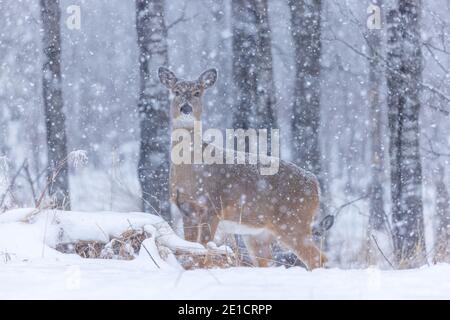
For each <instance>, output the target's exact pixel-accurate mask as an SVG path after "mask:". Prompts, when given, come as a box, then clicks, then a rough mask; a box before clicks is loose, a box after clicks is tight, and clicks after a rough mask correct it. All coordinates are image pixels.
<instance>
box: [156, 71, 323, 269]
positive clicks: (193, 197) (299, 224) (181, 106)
mask: <svg viewBox="0 0 450 320" xmlns="http://www.w3.org/2000/svg"><path fill="white" fill-rule="evenodd" d="M158 73H159V78H160V81H161V83H163V84H164V85H165V86H166V87H167V88H169V89H170V90H171V93H172V97H173V98H172V101H171V110H170V115H171V121H172V123H171V127H172V130H173V129H174V128H179V127H183V128H185V129H187V130H189V132H190V133H191V134H194V128H193V123H194V120H195V121H200V120H201V115H202V110H203V105H202V97H203V93H204V91H205V90H206V89H207V88H209V87H211V86H212V85H214V83H215V82H216V80H217V71H216V70H215V69H210V70H207V71H205V72H203V73H202V74H201V75H200V77H199V78H198V79H197V80H194V81H184V80H180V79H177V77H176V76H175V74H174V73H173V72H171V71H170V70H168V69H166V68H162V67H161V68H160V69H159V70H158ZM186 119H193V121H192V122H189V121H186ZM203 147H206V145H203ZM170 189H171V191H170V195H171V202H172V203H173V204H175V205H177V206H178V207H179V209H180V210H181V211H182V212H184V213H185V214H184V215H183V223H184V233H185V238H186V239H187V240H190V241H198V242H202V243H204V244H206V243H207V242H208V241H211V240H213V239H214V235H215V232H216V229H217V226H218V224H219V222H221V221H222V220H223V221H224V222H223V224H225V225H226V226H228V228H227V229H228V230H230V231H231V233H246V234H252V233H253V234H257V233H258V232H259V231H260V230H262V229H266V230H268V231H270V233H271V234H272V235H273V236H275V238H276V239H277V240H279V241H280V242H281V243H282V244H284V245H285V246H286V247H288V248H289V249H291V250H292V251H293V252H294V253H295V254H296V255H297V257H298V258H299V259H300V260H301V261H302V262H303V263H304V264H305V265H306V266H307V268H308V269H313V268H317V267H320V266H322V265H323V264H324V263H325V262H326V259H325V257H324V255H323V254H322V253H321V252H320V250H319V249H317V247H316V246H315V245H314V243H313V241H312V230H311V223H312V221H313V218H314V215H315V214H316V212H317V211H318V207H319V184H318V181H317V179H316V177H315V176H314V175H313V174H311V173H309V172H307V171H305V170H302V169H300V168H299V167H297V166H295V165H294V164H291V163H288V162H285V161H281V160H280V161H279V171H278V173H277V174H274V175H261V174H260V173H259V172H258V169H257V166H256V165H250V164H234V165H230V164H190V163H188V164H186V163H181V164H174V163H173V162H171V166H170ZM230 227H231V228H230ZM243 227H244V228H243ZM261 239H262V238H247V241H246V245H247V246H248V248H249V253H250V254H254V255H256V256H257V257H254V258H256V259H255V260H254V261H256V262H257V264H258V265H259V266H266V265H267V262H268V261H269V260H270V258H271V253H270V250H269V247H268V244H269V243H268V241H269V239H265V240H261Z"/></svg>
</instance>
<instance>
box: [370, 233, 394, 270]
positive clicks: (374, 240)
mask: <svg viewBox="0 0 450 320" xmlns="http://www.w3.org/2000/svg"><path fill="white" fill-rule="evenodd" d="M372 240H373V242H375V245H376V246H377V248H378V251H380V253H381V255H382V256H383V258H384V260H386V261H387V263H389V265H390V266H391V268H392V269H393V270H395V268H394V265H393V264H392V263H391V262H390V261H389V259H388V258H387V257H386V256H385V254H384V252H383V250H381V248H380V246H379V245H378V242H377V238H375V236H374V235H373V234H372Z"/></svg>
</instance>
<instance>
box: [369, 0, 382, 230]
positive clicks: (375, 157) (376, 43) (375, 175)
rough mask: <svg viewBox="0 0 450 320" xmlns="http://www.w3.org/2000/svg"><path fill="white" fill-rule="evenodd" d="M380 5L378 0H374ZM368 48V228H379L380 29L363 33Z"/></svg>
mask: <svg viewBox="0 0 450 320" xmlns="http://www.w3.org/2000/svg"><path fill="white" fill-rule="evenodd" d="M376 4H377V5H378V6H381V0H378V1H377V2H376ZM367 39H368V42H369V50H370V53H369V54H370V60H369V104H370V106H369V107H370V124H371V127H370V133H371V134H370V136H371V153H372V154H371V176H372V181H371V186H370V191H371V192H370V215H369V229H371V230H381V229H382V228H383V227H384V225H385V217H386V214H385V212H384V200H383V192H384V191H383V183H382V180H383V172H384V156H383V155H384V142H383V135H382V122H383V115H384V112H382V104H381V99H380V91H381V86H382V76H383V71H382V68H381V61H380V57H379V55H380V54H381V30H376V29H373V30H369V31H368V34H367Z"/></svg>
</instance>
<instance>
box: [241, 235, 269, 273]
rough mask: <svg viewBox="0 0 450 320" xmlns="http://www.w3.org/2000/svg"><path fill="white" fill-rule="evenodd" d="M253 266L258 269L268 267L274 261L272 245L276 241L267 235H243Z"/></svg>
mask: <svg viewBox="0 0 450 320" xmlns="http://www.w3.org/2000/svg"><path fill="white" fill-rule="evenodd" d="M242 239H243V240H244V243H245V246H246V248H247V251H248V254H249V255H250V259H251V260H252V262H253V265H255V266H257V267H268V266H269V263H270V262H271V261H272V260H273V258H272V249H271V247H270V245H271V244H272V241H273V240H274V239H273V237H272V236H267V235H242Z"/></svg>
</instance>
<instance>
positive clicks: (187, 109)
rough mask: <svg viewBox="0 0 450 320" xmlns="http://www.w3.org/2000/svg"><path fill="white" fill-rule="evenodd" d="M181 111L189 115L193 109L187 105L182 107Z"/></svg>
mask: <svg viewBox="0 0 450 320" xmlns="http://www.w3.org/2000/svg"><path fill="white" fill-rule="evenodd" d="M180 111H181V112H182V113H184V114H189V113H191V112H192V107H191V106H190V105H188V104H187V103H186V104H183V105H182V106H181V109H180Z"/></svg>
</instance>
